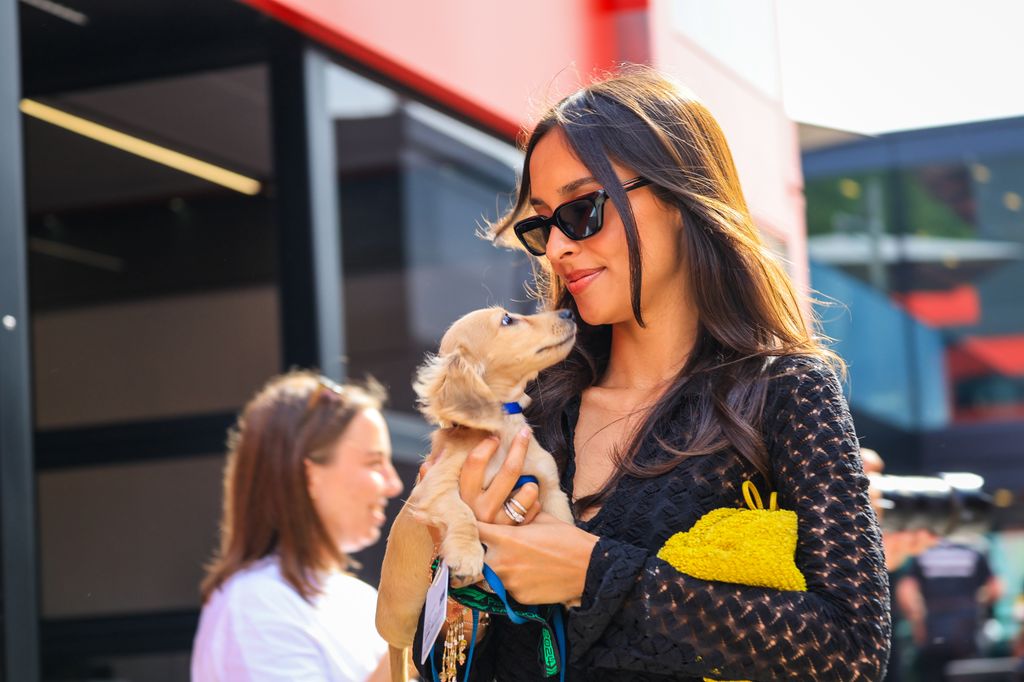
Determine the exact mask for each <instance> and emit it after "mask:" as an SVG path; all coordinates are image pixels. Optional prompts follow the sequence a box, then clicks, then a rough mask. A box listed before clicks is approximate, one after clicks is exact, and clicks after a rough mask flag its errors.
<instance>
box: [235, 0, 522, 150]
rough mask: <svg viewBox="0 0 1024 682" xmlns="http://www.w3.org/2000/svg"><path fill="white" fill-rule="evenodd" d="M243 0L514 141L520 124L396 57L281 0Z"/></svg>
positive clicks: (242, 0)
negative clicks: (399, 61)
mask: <svg viewBox="0 0 1024 682" xmlns="http://www.w3.org/2000/svg"><path fill="white" fill-rule="evenodd" d="M241 2H243V3H245V4H247V5H249V6H251V7H253V8H255V9H257V10H259V11H261V12H264V13H265V14H268V15H270V16H271V17H273V18H274V19H276V20H278V21H280V22H281V23H282V24H285V25H287V26H290V27H292V28H294V29H295V30H297V31H299V32H300V33H302V34H304V35H307V36H309V37H310V38H312V39H314V40H316V41H318V42H320V43H323V44H324V45H327V46H329V47H331V48H333V49H335V50H337V51H338V52H341V53H342V54H345V55H347V56H349V57H351V58H353V59H355V60H356V61H358V62H361V63H363V64H365V65H367V66H368V67H370V68H371V69H374V70H376V71H379V72H380V73H382V74H384V75H386V76H388V77H390V78H394V79H395V80H397V81H399V82H401V83H403V84H405V85H407V86H408V87H411V88H413V89H414V90H417V91H419V92H421V93H423V94H424V95H425V96H427V97H429V98H431V99H433V100H436V101H438V102H441V103H442V104H444V105H446V106H449V107H451V108H452V109H454V110H455V111H458V112H459V113H462V114H463V115H465V116H468V117H469V118H471V119H473V120H474V121H477V122H479V123H480V124H481V125H484V126H486V127H488V128H490V129H492V130H493V131H494V132H495V133H496V134H497V135H499V136H501V137H504V138H506V139H507V140H509V141H514V140H515V139H516V137H517V136H518V135H519V132H520V130H521V126H520V124H519V123H518V122H517V121H512V120H510V119H508V118H507V117H505V116H502V115H501V114H499V113H497V112H496V111H494V110H492V109H489V108H487V107H485V106H483V105H482V104H480V103H479V102H475V101H473V100H471V99H468V98H466V97H464V96H462V95H460V94H458V93H456V92H454V91H452V90H450V89H448V88H446V87H444V86H443V85H440V84H438V83H437V82H435V81H433V80H431V79H429V78H426V77H424V76H423V75H421V74H419V73H417V72H416V71H414V70H412V69H409V68H407V67H405V66H403V65H402V64H400V63H398V62H396V61H395V60H393V59H390V58H388V57H385V56H384V55H382V54H380V53H379V52H377V51H376V50H374V49H372V48H370V47H368V46H367V45H365V44H363V43H362V42H360V41H358V40H356V39H354V38H352V37H351V36H348V35H345V34H343V33H341V32H339V31H335V30H333V29H331V28H328V27H326V26H324V25H323V24H321V23H319V22H318V21H316V20H315V19H313V18H311V17H309V16H307V15H306V14H304V13H302V12H299V11H296V10H295V9H293V8H292V7H289V6H288V5H287V4H285V3H283V2H281V1H280V0H241Z"/></svg>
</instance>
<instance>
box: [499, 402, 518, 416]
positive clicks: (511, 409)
mask: <svg viewBox="0 0 1024 682" xmlns="http://www.w3.org/2000/svg"><path fill="white" fill-rule="evenodd" d="M501 409H503V410H505V414H522V413H523V406H522V405H520V404H519V403H502V404H501Z"/></svg>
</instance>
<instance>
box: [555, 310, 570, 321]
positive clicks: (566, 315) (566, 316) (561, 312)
mask: <svg viewBox="0 0 1024 682" xmlns="http://www.w3.org/2000/svg"><path fill="white" fill-rule="evenodd" d="M558 316H559V317H560V318H562V319H563V320H571V319H572V311H571V310H569V309H568V308H567V309H565V310H559V311H558Z"/></svg>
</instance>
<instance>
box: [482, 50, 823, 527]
mask: <svg viewBox="0 0 1024 682" xmlns="http://www.w3.org/2000/svg"><path fill="white" fill-rule="evenodd" d="M555 128H557V129H559V130H560V131H562V133H564V135H565V137H566V139H567V141H568V143H569V145H570V147H571V148H572V150H573V152H574V153H575V154H576V156H577V157H578V158H579V159H580V161H581V162H582V163H583V164H584V165H585V166H586V167H587V168H588V170H590V172H591V173H592V174H593V176H594V178H596V179H597V181H598V182H599V183H600V184H601V186H602V187H604V189H605V191H606V192H607V193H608V195H609V198H610V199H611V201H612V203H613V204H614V205H615V207H616V209H618V212H619V215H620V216H621V217H622V222H623V225H624V229H625V233H626V248H627V250H628V254H629V265H630V293H631V302H632V308H633V315H634V317H635V319H636V320H637V322H638V324H640V325H641V326H644V325H645V323H644V318H643V311H642V310H641V306H640V292H641V287H642V285H643V273H642V271H641V262H640V249H639V237H638V234H637V227H636V222H635V219H634V216H633V213H632V211H631V209H630V204H629V201H628V200H627V198H626V194H625V190H623V188H622V185H621V184H620V181H619V179H618V177H617V176H616V174H615V172H614V170H613V168H612V165H611V164H612V162H613V161H614V162H616V163H618V164H621V165H623V166H627V167H629V168H630V169H631V170H632V171H635V172H636V175H638V176H641V177H644V178H647V179H648V180H650V181H651V189H652V191H653V192H654V194H655V196H656V197H657V198H658V199H659V200H660V201H661V202H663V203H664V204H666V205H669V206H672V207H675V208H676V209H677V210H678V211H679V213H680V216H681V217H682V220H683V224H684V230H683V237H682V238H683V240H684V249H683V251H684V257H685V258H686V266H687V272H688V277H689V282H688V288H689V291H690V292H691V295H692V300H693V302H694V305H695V306H696V309H697V316H698V333H697V340H696V344H695V346H694V348H693V350H692V352H691V353H690V355H689V357H688V359H687V362H686V364H685V365H684V366H683V367H682V369H681V370H680V371H679V373H678V374H677V375H676V377H675V378H674V380H673V381H672V383H671V385H670V386H669V388H668V389H667V390H666V391H665V392H664V394H663V395H662V396H661V398H660V399H659V400H658V402H657V403H656V404H655V405H654V406H653V407H652V408H651V410H650V412H649V414H648V415H647V416H646V418H645V420H644V422H643V424H642V425H641V426H640V428H639V429H638V430H637V432H636V433H635V434H633V438H632V442H631V443H629V445H628V447H626V448H625V449H624V450H623V451H622V452H619V453H617V461H616V465H617V466H616V472H615V474H614V475H613V476H612V477H611V478H610V479H609V481H607V482H606V483H605V485H604V486H603V488H602V489H601V490H600V491H598V492H597V493H595V494H594V495H591V496H588V497H586V498H584V499H581V500H578V501H577V503H576V508H577V511H578V512H579V511H581V510H583V509H586V508H587V507H589V506H591V505H593V504H598V503H600V502H601V501H602V500H603V499H604V498H605V497H606V496H607V494H608V493H609V492H610V491H611V490H612V489H613V488H614V487H615V485H616V484H617V482H618V480H619V479H620V478H621V477H622V476H623V475H626V474H630V475H635V476H655V475H660V474H661V473H664V472H666V471H668V470H670V469H671V468H673V467H675V466H676V465H678V464H679V462H680V461H681V459H682V458H683V457H687V456H692V455H698V454H708V453H712V452H717V451H720V450H722V449H725V448H727V447H732V448H734V449H735V450H736V451H737V452H738V453H739V454H740V455H741V456H742V457H744V458H746V459H747V460H748V461H749V462H750V463H751V464H753V465H754V466H755V467H756V468H757V469H758V470H760V471H761V472H762V473H763V474H765V476H766V477H768V471H769V467H768V461H767V460H768V456H767V451H766V448H765V445H764V442H763V438H762V436H761V434H760V432H759V430H758V429H759V425H760V418H761V412H762V411H763V410H764V406H765V400H766V386H767V382H766V381H765V379H766V375H767V373H766V371H765V367H766V364H767V363H768V362H769V360H770V358H772V357H775V356H782V355H796V354H801V355H811V356H816V357H818V358H821V359H822V360H824V361H826V362H828V363H829V364H832V365H833V366H836V367H840V368H841V366H842V362H841V360H839V358H838V357H837V356H836V355H835V354H834V353H832V352H831V351H829V350H827V349H826V348H824V347H822V345H821V343H820V341H819V339H818V338H816V337H815V336H814V335H813V334H812V333H811V331H810V329H809V326H808V324H807V322H806V321H805V319H804V316H803V313H802V312H801V309H800V304H799V302H798V299H797V295H796V292H795V291H794V288H793V285H792V283H791V282H790V279H789V276H788V275H787V274H786V272H785V270H784V269H783V268H782V266H781V264H780V263H779V261H778V260H777V258H776V256H775V254H773V253H772V252H771V250H770V249H769V248H768V247H767V246H766V245H765V243H764V242H763V240H762V239H761V235H760V233H759V232H758V229H757V227H756V226H755V224H754V221H753V219H752V218H751V216H750V212H749V210H748V209H747V204H746V200H745V199H744V197H743V192H742V190H741V189H740V183H739V176H738V174H737V173H736V168H735V166H734V164H733V160H732V154H731V153H730V151H729V146H728V144H727V143H726V140H725V136H724V135H723V133H722V130H721V128H720V127H719V126H718V123H717V122H716V121H715V119H714V117H712V115H711V113H710V112H709V111H708V110H707V108H706V107H704V105H703V104H701V103H700V102H699V101H697V100H696V99H695V98H694V96H693V95H692V94H690V93H688V92H687V91H686V90H685V89H684V88H682V87H681V86H679V85H678V84H676V83H675V82H673V81H671V80H670V79H669V78H667V77H666V76H664V75H663V74H660V73H658V72H657V71H655V70H653V69H650V68H647V67H623V69H622V71H621V72H620V73H619V74H618V75H614V76H611V77H609V78H607V79H605V80H602V81H599V82H596V83H594V84H592V85H590V86H588V87H585V88H582V89H580V90H578V91H577V92H575V93H574V94H572V95H570V96H568V97H566V98H565V99H563V100H562V101H561V102H559V103H558V104H557V105H555V106H554V107H552V108H551V109H550V110H549V111H548V112H547V113H546V114H545V115H544V116H543V117H542V118H541V119H540V121H539V122H538V123H537V125H536V126H535V127H534V129H533V131H532V133H531V134H530V135H529V136H528V138H526V140H525V161H524V164H523V172H522V176H521V179H520V182H519V187H518V189H517V195H516V200H515V203H514V205H513V206H512V208H511V210H510V211H509V212H508V213H507V214H506V215H505V216H503V217H502V218H501V219H499V220H498V221H497V222H496V223H495V224H494V225H492V226H491V236H492V237H493V238H495V239H498V240H501V241H504V242H505V243H512V244H515V242H514V240H513V239H511V238H509V236H508V235H510V234H511V230H510V229H509V228H511V227H512V225H513V224H514V223H515V222H516V221H517V220H520V219H522V218H523V217H526V216H528V215H530V214H531V213H532V209H531V208H530V201H529V200H530V158H531V156H532V154H533V150H534V149H535V148H536V146H537V143H538V142H539V141H540V140H541V138H543V137H544V136H545V135H546V134H547V133H548V132H550V131H551V130H553V129H555ZM533 262H534V276H535V285H536V286H535V289H534V292H533V293H534V295H535V297H536V298H538V299H539V300H540V301H541V302H542V303H544V304H545V305H546V307H548V308H551V309H556V308H571V309H573V311H574V312H578V311H576V307H575V302H574V301H573V298H572V295H571V294H570V293H569V292H568V290H567V289H566V288H565V286H564V284H563V283H562V282H561V281H560V280H559V278H558V277H557V276H555V275H554V274H553V272H552V270H551V266H550V264H549V263H548V262H547V260H546V259H535V260H534V261H533ZM576 317H577V321H578V323H579V334H578V337H577V343H576V346H575V348H574V349H573V351H572V352H571V353H570V355H569V357H568V358H566V360H565V362H563V363H562V364H560V365H557V366H555V367H553V368H551V369H549V370H546V371H545V372H542V373H541V375H540V377H539V378H538V380H537V382H536V383H535V384H534V386H533V388H532V393H533V396H534V402H533V404H532V406H531V409H529V410H528V416H529V417H530V420H531V423H533V424H534V425H535V427H537V428H538V429H539V434H538V435H540V436H541V438H542V439H543V442H545V443H547V444H548V447H549V448H550V449H551V450H552V451H553V453H554V454H555V456H556V458H558V459H559V460H561V462H562V463H563V464H564V460H565V457H566V456H567V452H568V450H567V448H568V445H569V444H568V443H566V442H565V437H564V435H563V430H562V423H561V414H562V411H563V409H564V408H565V407H566V406H567V405H568V403H569V402H570V401H572V400H573V399H574V398H575V396H577V395H579V394H580V393H581V392H582V391H583V389H585V388H587V387H588V386H592V385H594V384H596V383H597V381H598V380H599V379H600V377H601V375H602V374H603V372H604V370H605V368H606V367H607V363H608V357H609V351H610V347H611V330H610V327H608V326H596V327H595V326H591V325H588V324H587V323H586V322H585V321H583V320H582V319H580V318H579V315H578V314H577V315H576ZM683 393H687V394H692V395H693V396H695V404H694V405H693V408H692V412H691V415H692V416H691V418H690V419H688V420H687V421H688V422H689V423H688V425H687V428H686V431H685V432H683V431H682V430H681V426H680V421H681V420H679V419H676V418H674V417H675V416H676V415H675V412H676V409H677V406H678V405H679V400H680V397H681V396H682V394H683ZM650 435H653V436H654V437H655V438H657V439H658V440H659V441H660V442H661V444H662V445H663V446H664V447H665V448H666V450H668V451H669V453H670V454H671V455H672V456H671V457H669V458H668V459H667V460H663V461H661V462H660V463H659V464H657V465H656V466H655V465H648V466H646V467H645V466H640V465H638V464H636V463H635V462H633V461H632V456H631V453H635V451H636V450H637V447H638V445H639V444H640V443H641V442H643V441H644V440H645V439H646V438H647V437H648V436H650ZM769 480H771V479H770V477H769Z"/></svg>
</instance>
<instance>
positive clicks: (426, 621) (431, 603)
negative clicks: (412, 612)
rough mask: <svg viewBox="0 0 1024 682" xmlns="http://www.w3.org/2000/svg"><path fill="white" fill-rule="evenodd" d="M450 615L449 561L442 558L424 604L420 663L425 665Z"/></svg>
mask: <svg viewBox="0 0 1024 682" xmlns="http://www.w3.org/2000/svg"><path fill="white" fill-rule="evenodd" d="M447 617H448V562H447V561H444V560H442V561H441V565H440V566H438V567H437V573H435V574H434V582H432V583H430V589H428V590H427V601H426V603H425V604H424V605H423V646H422V650H421V652H420V665H425V664H426V662H427V658H429V657H430V650H431V649H432V648H434V642H435V641H436V640H437V636H438V635H439V634H441V626H442V625H444V621H445V618H447Z"/></svg>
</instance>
